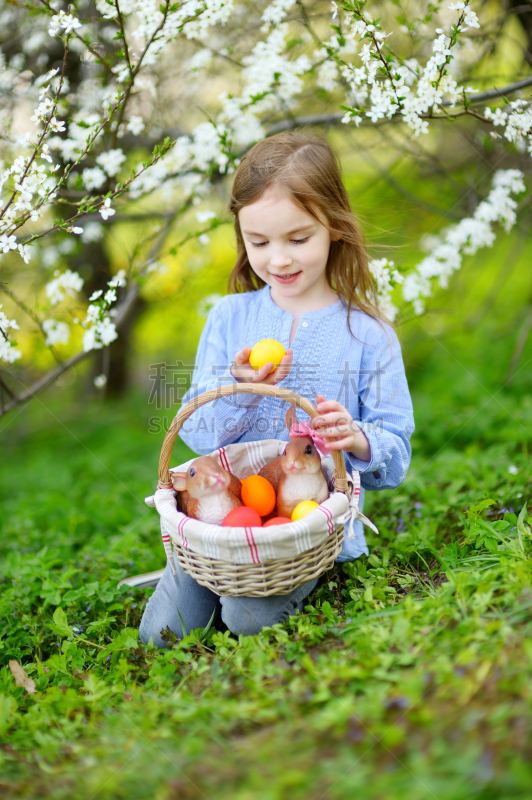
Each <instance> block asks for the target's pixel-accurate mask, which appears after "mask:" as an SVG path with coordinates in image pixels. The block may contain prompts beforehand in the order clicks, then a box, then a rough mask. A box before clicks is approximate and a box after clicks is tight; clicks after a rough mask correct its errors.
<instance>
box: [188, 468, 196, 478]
mask: <svg viewBox="0 0 532 800" xmlns="http://www.w3.org/2000/svg"><path fill="white" fill-rule="evenodd" d="M188 474H189V475H190V477H191V478H193V477H194V475H195V474H196V470H195V469H194V467H190V469H189V471H188Z"/></svg>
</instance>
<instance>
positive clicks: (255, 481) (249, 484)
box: [241, 475, 277, 517]
mask: <svg viewBox="0 0 532 800" xmlns="http://www.w3.org/2000/svg"><path fill="white" fill-rule="evenodd" d="M241 497H242V502H243V503H244V505H245V506H248V508H254V509H255V511H256V512H257V514H260V515H261V517H265V516H266V515H267V514H269V513H270V511H273V509H274V508H275V502H276V499H277V498H276V497H275V489H274V488H273V486H272V485H271V483H270V481H268V480H266V478H263V477H262V475H250V476H249V478H245V479H244V480H243V481H242V494H241Z"/></svg>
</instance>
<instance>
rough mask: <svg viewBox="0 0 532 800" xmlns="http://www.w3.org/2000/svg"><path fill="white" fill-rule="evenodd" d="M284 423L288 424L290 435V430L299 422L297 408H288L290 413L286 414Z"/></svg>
mask: <svg viewBox="0 0 532 800" xmlns="http://www.w3.org/2000/svg"><path fill="white" fill-rule="evenodd" d="M284 421H285V422H286V427H287V430H288V433H290V428H291V427H292V425H295V424H296V422H297V417H296V407H295V406H294V405H292V406H288V411H287V412H286V414H285V418H284Z"/></svg>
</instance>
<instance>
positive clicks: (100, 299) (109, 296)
mask: <svg viewBox="0 0 532 800" xmlns="http://www.w3.org/2000/svg"><path fill="white" fill-rule="evenodd" d="M107 285H108V287H109V288H108V290H107V291H106V292H105V293H104V292H103V290H101V289H99V290H98V291H96V292H93V294H92V295H91V296H90V297H89V303H90V305H89V307H88V308H87V314H86V317H85V319H84V320H83V322H82V323H81V324H82V326H83V327H84V328H85V333H84V335H83V350H84V351H85V352H86V353H87V352H89V351H90V350H101V349H102V347H107V345H109V344H111V342H114V341H115V339H117V338H118V333H117V330H116V326H115V324H114V322H112V320H111V316H112V315H113V311H114V309H112V308H111V306H112V305H113V303H114V302H116V299H117V293H116V289H117V288H118V287H120V286H125V285H126V279H125V272H124V270H120V272H118V273H117V274H116V275H115V277H114V278H112V280H110V281H109V282H108V284H107Z"/></svg>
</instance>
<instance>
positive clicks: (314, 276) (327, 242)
mask: <svg viewBox="0 0 532 800" xmlns="http://www.w3.org/2000/svg"><path fill="white" fill-rule="evenodd" d="M238 218H239V222H240V228H241V230H242V236H243V238H244V244H245V247H246V252H247V255H248V259H249V263H250V264H251V267H252V269H253V271H254V272H255V273H256V274H257V275H258V276H259V277H260V278H262V280H263V281H265V282H266V283H267V284H269V286H270V287H271V297H272V300H273V301H274V302H277V305H281V307H283V308H285V310H290V309H289V306H290V299H293V300H294V301H295V300H296V298H297V301H298V302H297V305H298V306H300V303H299V301H304V302H305V304H308V305H309V306H311V307H310V308H309V309H308V310H312V307H314V308H319V307H320V303H323V300H326V301H327V302H326V303H325V305H327V304H328V303H330V300H331V295H332V294H333V292H332V290H331V288H330V286H329V284H328V282H327V277H326V275H325V267H326V265H327V259H328V257H329V248H330V246H331V237H330V234H329V231H328V229H327V228H326V227H325V226H324V225H322V224H321V223H320V222H318V220H317V219H315V218H314V217H312V216H311V215H310V214H308V213H307V212H306V211H303V209H302V208H300V207H299V206H297V205H296V204H295V203H294V202H293V201H292V200H291V199H290V198H289V197H287V196H286V195H284V194H283V193H282V192H280V191H279V189H277V188H276V187H275V186H271V187H269V188H268V189H266V191H265V192H264V194H263V195H262V197H260V198H259V199H258V200H256V201H255V202H254V203H251V204H250V205H248V206H244V208H242V209H241V210H240V212H239V215H238ZM334 297H335V299H337V298H336V296H334ZM294 308H295V306H294Z"/></svg>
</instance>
